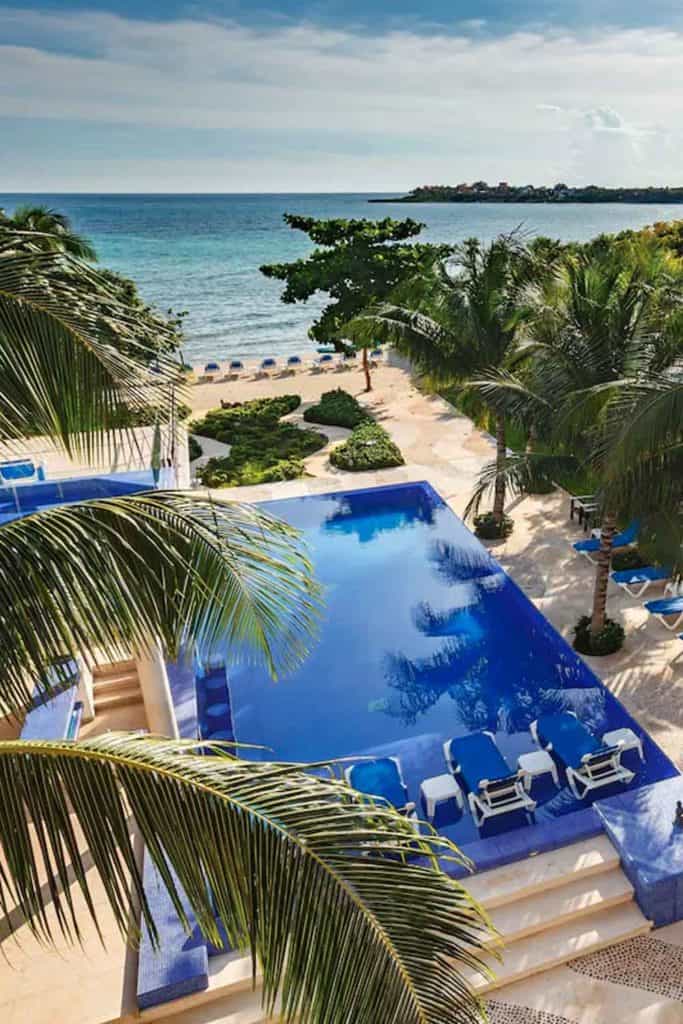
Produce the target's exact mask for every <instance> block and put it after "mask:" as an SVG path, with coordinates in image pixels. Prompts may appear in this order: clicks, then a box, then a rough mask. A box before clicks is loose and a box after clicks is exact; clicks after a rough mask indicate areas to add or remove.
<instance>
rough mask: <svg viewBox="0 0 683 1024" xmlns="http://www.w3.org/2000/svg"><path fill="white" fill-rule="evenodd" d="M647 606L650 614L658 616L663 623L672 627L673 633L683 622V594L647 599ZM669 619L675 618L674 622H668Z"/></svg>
mask: <svg viewBox="0 0 683 1024" xmlns="http://www.w3.org/2000/svg"><path fill="white" fill-rule="evenodd" d="M645 607H646V609H647V610H648V611H649V613H650V615H654V616H655V617H656V618H658V619H659V621H660V622H661V624H662V625H663V626H666V628H667V629H670V630H671V632H672V633H675V631H676V630H677V629H678V627H679V626H680V624H681V622H683V596H679V597H662V598H660V599H659V600H658V601H646V602H645ZM667 619H673V622H667V621H666V620H667Z"/></svg>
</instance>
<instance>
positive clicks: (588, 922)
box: [468, 902, 652, 994]
mask: <svg viewBox="0 0 683 1024" xmlns="http://www.w3.org/2000/svg"><path fill="white" fill-rule="evenodd" d="M651 927H652V925H651V923H650V922H649V921H648V920H647V919H646V918H645V917H643V915H642V914H641V912H640V910H639V909H638V907H637V906H636V904H635V903H634V902H630V903H625V904H623V905H621V906H616V907H611V908H609V909H607V910H604V909H601V910H600V911H599V912H596V913H594V914H592V915H591V916H590V917H589V918H582V919H580V920H578V921H576V920H571V921H565V922H564V923H563V924H559V925H555V926H554V927H548V928H546V929H544V931H543V932H541V933H536V934H534V935H531V936H529V937H528V938H525V939H520V940H519V941H516V942H512V943H510V944H509V945H507V946H505V949H504V950H503V961H502V963H500V964H493V965H492V967H493V970H494V973H495V978H494V980H493V981H491V980H490V979H488V978H482V977H481V976H480V975H476V974H475V973H474V972H472V973H469V972H468V977H469V980H470V982H471V984H472V986H473V987H474V988H475V989H476V990H477V991H478V992H479V993H480V994H483V993H487V992H492V991H494V990H495V989H499V988H501V987H502V986H504V985H509V984H511V983H512V982H515V981H521V980H522V979H523V978H528V977H529V976H530V975H532V974H538V973H540V972H541V971H548V970H550V969H551V968H552V967H558V966H559V965H560V964H564V963H567V961H568V960H574V959H575V958H576V957H578V956H583V955H585V954H586V953H595V952H596V951H597V950H599V949H604V948H605V946H612V945H614V943H616V942H623V941H624V939H631V938H633V937H634V936H636V935H644V934H646V933H647V932H649V931H650V928H651Z"/></svg>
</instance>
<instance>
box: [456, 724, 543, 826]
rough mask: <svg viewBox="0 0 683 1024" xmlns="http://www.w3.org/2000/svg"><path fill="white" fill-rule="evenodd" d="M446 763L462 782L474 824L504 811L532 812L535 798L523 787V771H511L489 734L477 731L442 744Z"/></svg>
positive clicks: (481, 822)
mask: <svg viewBox="0 0 683 1024" xmlns="http://www.w3.org/2000/svg"><path fill="white" fill-rule="evenodd" d="M443 753H444V757H445V758H446V764H447V765H448V768H449V770H450V771H451V772H453V774H454V775H456V776H460V777H461V779H462V780H463V781H464V782H465V783H466V785H467V788H468V790H469V793H468V794H467V800H468V803H469V805H470V811H471V813H472V817H473V818H474V821H475V823H476V825H477V826H481V825H482V824H483V823H484V821H485V820H486V818H492V817H494V816H495V815H498V814H507V813H508V811H519V810H521V811H527V812H529V813H530V812H532V811H534V810H535V809H536V801H535V800H532V799H531V797H530V796H529V794H528V793H527V792H526V790H525V788H524V779H525V776H524V772H521V771H516V772H511V771H510V767H509V765H508V763H507V761H506V760H505V758H504V757H503V755H502V754H501V752H500V750H499V749H498V747H497V745H496V741H495V737H494V735H493V733H490V732H477V733H472V734H471V735H469V736H461V737H460V738H459V739H452V740H446V742H445V743H444V745H443Z"/></svg>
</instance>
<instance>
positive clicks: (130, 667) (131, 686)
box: [93, 661, 142, 715]
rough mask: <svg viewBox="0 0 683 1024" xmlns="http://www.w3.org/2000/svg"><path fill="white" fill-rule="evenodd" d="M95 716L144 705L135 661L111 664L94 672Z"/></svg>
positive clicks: (99, 666) (101, 666)
mask: <svg viewBox="0 0 683 1024" xmlns="http://www.w3.org/2000/svg"><path fill="white" fill-rule="evenodd" d="M93 698H94V701H95V714H96V715H97V714H98V713H99V712H102V711H111V710H113V709H116V708H122V707H128V706H130V705H132V704H142V691H141V689H140V680H139V678H138V671H137V667H136V665H135V662H134V661H121V662H109V663H107V664H105V665H98V666H97V667H96V668H95V669H94V670H93Z"/></svg>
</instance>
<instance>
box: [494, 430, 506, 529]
mask: <svg viewBox="0 0 683 1024" xmlns="http://www.w3.org/2000/svg"><path fill="white" fill-rule="evenodd" d="M506 453H507V445H506V443H505V417H503V416H496V470H497V472H496V485H495V489H494V492H493V515H494V517H495V520H496V522H497V523H502V522H503V516H504V515H505V479H504V477H503V472H504V470H505V457H506Z"/></svg>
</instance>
